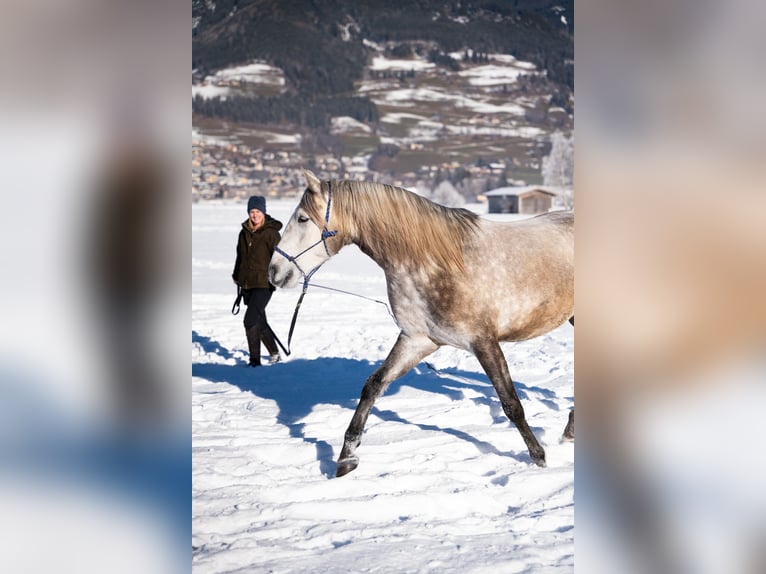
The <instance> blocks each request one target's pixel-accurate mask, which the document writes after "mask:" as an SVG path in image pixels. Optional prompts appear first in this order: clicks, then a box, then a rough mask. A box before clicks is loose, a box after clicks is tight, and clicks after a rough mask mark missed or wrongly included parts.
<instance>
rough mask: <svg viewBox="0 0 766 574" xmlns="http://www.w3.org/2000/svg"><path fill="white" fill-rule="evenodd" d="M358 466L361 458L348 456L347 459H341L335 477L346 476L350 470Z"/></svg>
mask: <svg viewBox="0 0 766 574" xmlns="http://www.w3.org/2000/svg"><path fill="white" fill-rule="evenodd" d="M357 466H359V459H358V458H356V457H354V458H347V459H346V460H339V461H338V468H337V470H336V471H335V477H336V478H340V477H341V476H346V475H347V474H348V473H349V472H351V471H352V470H354V469H355V468H356V467H357Z"/></svg>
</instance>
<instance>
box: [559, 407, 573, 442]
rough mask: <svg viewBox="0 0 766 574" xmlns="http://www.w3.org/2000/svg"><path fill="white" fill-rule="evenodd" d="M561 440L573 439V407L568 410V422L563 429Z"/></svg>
mask: <svg viewBox="0 0 766 574" xmlns="http://www.w3.org/2000/svg"><path fill="white" fill-rule="evenodd" d="M561 439H562V440H567V441H573V440H574V409H572V410H571V411H569V422H567V426H566V428H565V429H564V434H562V435H561Z"/></svg>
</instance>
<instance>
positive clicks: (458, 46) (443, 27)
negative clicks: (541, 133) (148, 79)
mask: <svg viewBox="0 0 766 574" xmlns="http://www.w3.org/2000/svg"><path fill="white" fill-rule="evenodd" d="M211 5H213V3H210V2H205V1H204V0H194V1H193V3H192V14H193V16H194V18H195V19H198V20H197V21H198V24H197V25H196V27H195V28H194V30H193V32H192V68H193V69H197V70H198V71H199V72H200V73H201V74H202V75H206V74H209V73H213V72H215V71H216V70H218V69H221V68H224V67H227V66H232V65H238V64H243V63H246V62H248V61H252V60H255V59H260V60H264V61H267V62H269V63H271V64H273V65H274V66H277V67H279V68H281V69H282V70H284V72H285V76H286V79H287V82H288V88H289V90H290V91H291V92H293V93H295V92H298V93H303V94H322V95H324V96H327V95H335V94H340V95H342V94H348V93H350V92H351V91H352V90H353V83H354V81H355V80H359V79H361V77H362V73H363V71H364V66H365V63H366V60H367V57H368V48H367V47H366V46H365V45H364V44H363V42H362V41H361V39H362V38H365V39H368V40H372V41H374V42H380V43H383V42H388V41H398V42H424V43H432V44H436V45H437V46H438V50H437V51H435V52H434V54H433V58H435V59H436V60H437V64H440V65H444V66H447V67H454V66H456V65H459V64H458V63H457V62H456V61H455V60H453V59H452V58H450V57H449V56H447V54H449V53H450V52H457V51H462V50H464V49H466V48H468V49H470V50H471V51H472V52H476V53H501V54H511V55H513V56H515V57H517V58H518V59H520V60H524V61H528V62H532V63H533V64H535V65H537V66H538V67H539V68H541V69H544V70H546V71H547V76H548V79H549V80H551V81H552V82H553V83H554V84H557V85H558V86H559V91H561V92H566V93H571V92H572V91H573V90H574V67H573V64H572V61H573V58H574V45H573V41H572V32H573V30H572V25H571V22H572V21H573V17H572V16H573V6H574V2H573V1H572V0H560V1H557V2H553V1H552V0H506V1H501V0H473V1H470V0H460V1H457V0H448V1H444V0H386V1H385V2H381V1H376V0H322V1H318V0H258V1H257V2H256V1H255V0H216V2H215V3H214V8H213V9H211V8H210V6H211ZM553 6H561V7H563V9H564V11H565V12H564V13H565V14H566V15H567V18H568V22H569V24H568V25H567V26H564V25H563V24H562V22H561V20H560V15H558V12H555V11H552V10H551V8H552V7H553ZM437 14H438V15H439V16H438V17H437V16H436V15H437ZM349 18H351V20H349ZM460 18H463V20H462V21H461V20H460ZM350 21H353V26H354V33H353V34H348V35H346V34H344V33H343V31H342V30H341V27H340V24H341V23H344V22H350ZM350 25H351V24H349V26H350ZM401 50H402V51H403V54H402V55H404V52H406V51H407V48H402V49H401Z"/></svg>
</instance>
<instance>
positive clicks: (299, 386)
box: [192, 331, 559, 478]
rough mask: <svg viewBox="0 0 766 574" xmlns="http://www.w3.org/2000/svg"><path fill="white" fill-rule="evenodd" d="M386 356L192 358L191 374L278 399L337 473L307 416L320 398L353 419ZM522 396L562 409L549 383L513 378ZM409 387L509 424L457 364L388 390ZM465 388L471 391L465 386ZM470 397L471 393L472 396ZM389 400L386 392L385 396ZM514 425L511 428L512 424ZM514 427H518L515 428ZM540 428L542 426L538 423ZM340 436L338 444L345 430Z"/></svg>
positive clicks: (217, 349)
mask: <svg viewBox="0 0 766 574" xmlns="http://www.w3.org/2000/svg"><path fill="white" fill-rule="evenodd" d="M192 340H193V341H194V342H197V343H199V344H200V345H201V346H202V348H203V349H204V350H205V351H206V352H208V353H213V354H216V355H219V356H221V357H222V358H225V359H231V358H236V357H235V354H234V353H232V352H231V351H230V350H229V349H227V348H226V347H224V346H222V345H221V344H220V343H218V342H217V341H213V340H212V339H210V338H208V337H203V336H201V335H199V334H198V333H197V332H196V331H193V332H192ZM381 363H382V361H377V362H371V361H360V360H356V359H344V358H337V357H320V358H316V359H310V360H309V359H292V360H290V361H288V362H284V363H279V364H276V365H271V366H268V367H260V368H257V369H252V368H248V367H247V366H246V365H245V363H244V362H243V361H239V362H238V364H235V365H231V364H220V363H193V364H192V376H193V377H199V378H202V379H205V380H208V381H211V382H217V383H228V384H231V385H235V386H237V387H239V388H240V389H242V390H243V391H247V392H250V393H253V394H254V395H256V396H258V397H261V398H264V399H269V400H273V401H274V402H275V403H276V404H277V406H278V408H279V413H278V415H277V423H279V424H281V425H284V426H285V427H287V429H288V430H289V432H290V436H291V437H294V438H299V439H301V440H303V441H304V442H306V443H309V444H312V445H314V447H315V448H316V455H317V460H318V461H319V465H320V471H321V472H322V474H324V475H325V476H327V477H328V478H329V477H334V476H335V470H336V464H335V452H334V449H333V447H332V445H331V444H330V443H328V442H327V441H325V440H323V439H322V438H319V437H315V436H310V435H309V434H308V433H307V432H306V429H305V426H306V425H305V423H304V422H303V419H304V418H305V417H306V416H308V415H309V414H310V413H311V412H312V410H313V409H314V408H315V407H316V406H317V405H320V404H326V405H327V404H329V405H338V406H341V407H343V408H345V409H348V410H349V413H348V421H347V422H350V420H351V414H352V412H353V410H354V409H355V408H356V405H357V403H358V401H359V395H360V393H361V390H362V386H363V385H364V382H365V381H366V380H367V377H369V376H370V375H371V374H372V373H373V371H375V369H377V368H378V367H379V366H380V365H381ZM514 384H515V385H516V389H517V392H518V395H519V398H520V399H522V400H525V399H528V398H530V397H529V396H530V395H531V394H534V395H535V398H536V399H537V400H540V401H541V402H543V403H544V404H546V405H547V406H549V407H550V408H552V409H555V410H559V406H558V405H557V404H556V402H555V401H554V400H553V399H554V398H555V396H556V394H555V393H554V392H553V391H550V390H548V389H542V388H539V387H527V386H526V385H524V384H523V383H519V382H518V381H514ZM404 387H410V388H414V389H418V390H422V391H426V392H429V393H439V394H442V395H445V396H447V397H448V398H450V399H451V400H454V401H457V400H460V401H464V400H471V401H473V402H474V403H476V404H479V405H481V406H483V407H485V408H488V409H489V410H490V412H491V414H492V421H493V423H494V424H508V425H509V426H511V425H510V422H509V421H508V419H507V417H506V416H505V414H504V413H503V410H502V407H501V405H500V401H499V400H498V398H497V395H496V394H495V390H494V388H493V387H492V385H491V384H490V382H489V381H488V379H487V377H486V376H485V375H483V374H478V373H471V372H463V371H457V370H452V369H449V370H446V371H435V370H432V369H430V368H429V367H428V364H427V363H420V364H419V365H417V366H416V367H415V368H414V369H412V370H411V371H410V372H409V373H407V374H406V375H404V376H403V377H401V378H399V379H397V380H396V381H394V382H393V383H391V385H390V386H389V388H388V389H387V391H386V393H385V396H390V395H395V394H397V393H398V392H399V391H400V390H402V389H403V388H404ZM464 391H467V393H466V392H464ZM469 397H470V398H469ZM380 400H383V401H385V397H384V398H382V399H380ZM371 414H372V415H374V416H376V417H378V418H379V419H381V420H384V421H390V422H398V423H402V424H407V425H414V426H416V427H418V428H420V429H423V430H428V431H436V432H444V433H447V434H450V435H452V436H455V437H457V438H459V439H461V440H465V441H467V442H469V443H471V444H473V445H474V446H475V447H476V448H477V449H478V450H479V451H480V452H482V453H493V454H498V455H501V456H509V457H511V458H514V459H516V460H518V461H520V462H531V459H530V458H529V455H528V453H527V452H526V450H524V451H523V452H521V451H520V452H518V453H515V452H501V451H499V450H498V449H497V448H496V447H495V446H494V445H492V444H490V443H487V442H486V441H482V440H479V439H477V438H476V437H474V436H472V435H470V434H469V433H467V432H465V431H462V430H458V429H454V428H449V427H440V426H437V425H432V424H428V425H426V424H419V423H417V422H413V421H409V420H407V419H405V418H403V417H402V416H401V415H399V414H398V413H396V412H394V411H391V410H385V409H379V408H377V407H374V408H373V409H372V412H371ZM509 430H511V429H509ZM513 430H515V429H513ZM533 430H535V431H536V432H537V433H538V434H539V433H540V432H541V430H542V429H539V428H536V429H535V428H533ZM333 438H337V440H338V442H339V444H340V443H341V442H342V435H341V436H339V437H333Z"/></svg>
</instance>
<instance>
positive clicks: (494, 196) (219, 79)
mask: <svg viewBox="0 0 766 574" xmlns="http://www.w3.org/2000/svg"><path fill="white" fill-rule="evenodd" d="M219 4H220V3H219ZM206 6H207V7H206ZM275 6H276V7H275V10H277V9H279V7H278V6H277V5H275ZM196 7H197V12H196V14H198V16H196V18H197V19H195V20H194V22H193V26H195V30H197V31H198V33H197V34H195V35H194V36H193V38H194V40H193V41H194V43H195V44H194V47H195V67H194V68H193V71H192V102H193V118H192V200H193V201H201V200H233V201H238V200H244V199H245V198H247V197H248V196H249V195H253V194H261V195H266V196H267V197H274V198H277V197H292V196H297V195H298V194H300V193H302V191H303V189H304V187H305V180H304V177H303V169H304V168H305V169H311V170H312V171H314V172H315V173H316V174H317V175H318V176H319V177H320V178H324V179H355V180H366V181H376V182H382V183H388V184H391V185H396V186H399V187H404V188H407V189H410V190H412V191H415V192H417V193H419V194H421V195H423V196H425V197H428V198H430V199H432V200H433V201H436V202H437V203H441V204H443V205H447V206H450V207H459V206H461V205H463V204H466V203H471V204H476V203H479V204H482V203H483V204H486V205H487V211H489V212H494V213H542V212H545V211H549V210H551V209H571V208H572V207H573V205H574V198H573V164H574V161H573V155H574V154H573V139H574V135H573V134H574V96H573V90H571V86H572V85H573V82H572V77H573V76H572V75H571V68H572V63H573V62H572V61H571V59H569V58H568V54H569V53H568V50H569V44H571V35H568V34H570V29H571V23H570V22H568V20H567V16H568V13H565V12H564V11H563V9H560V8H556V7H552V8H549V9H547V11H546V12H545V15H546V17H547V18H548V24H546V25H550V26H554V28H551V29H552V30H553V31H552V33H551V37H559V36H560V39H559V40H557V42H558V43H557V44H555V45H554V47H553V48H550V47H549V46H547V45H543V44H541V45H540V46H536V47H535V51H533V52H530V59H531V60H535V59H537V60H539V61H538V62H537V63H535V62H533V61H526V60H524V59H521V58H517V57H516V56H514V55H511V54H509V53H500V52H496V51H481V50H478V49H474V48H470V47H467V46H469V45H471V43H472V42H473V44H474V45H477V41H476V40H475V39H474V40H471V36H470V30H471V26H474V27H479V28H477V29H478V30H479V31H480V32H481V33H482V34H484V35H485V36H486V37H487V38H489V32H486V30H490V28H487V26H489V25H491V24H492V22H489V23H487V22H486V20H487V19H488V16H487V14H486V13H484V12H480V11H474V12H472V13H471V14H469V15H461V14H458V13H457V12H455V11H454V10H453V11H452V12H450V11H449V10H448V9H447V8H445V9H444V11H443V12H440V13H436V14H435V15H434V16H433V17H432V18H433V22H434V26H437V25H442V26H446V27H445V28H444V29H445V30H448V29H449V30H455V29H458V30H465V31H466V36H465V44H464V47H462V48H460V49H455V50H452V51H445V50H443V49H442V48H443V45H444V44H445V41H444V40H442V42H441V44H440V43H439V42H437V41H428V40H418V39H414V40H413V39H411V38H409V39H400V38H394V37H393V34H389V33H388V32H386V33H380V32H377V33H376V34H375V33H372V32H371V31H370V30H367V29H365V28H369V27H370V26H371V25H372V24H370V23H369V22H368V21H365V20H364V15H357V16H356V20H355V19H354V17H352V16H351V15H349V14H345V15H344V16H343V17H342V20H341V21H342V22H343V24H338V25H337V26H336V28H334V29H333V28H332V26H330V28H328V29H329V30H330V34H329V35H328V33H327V31H324V32H322V31H321V28H322V26H321V25H320V26H318V29H320V32H317V33H318V34H319V33H323V34H325V35H324V36H320V39H323V40H324V39H326V38H330V40H331V41H332V42H335V43H336V44H338V45H340V49H341V51H342V50H343V49H344V48H345V47H348V50H347V51H348V53H349V54H351V53H352V52H354V50H356V51H357V52H359V51H360V50H361V52H359V53H360V54H361V55H360V56H359V58H360V59H361V63H359V66H360V68H359V70H360V71H359V72H358V77H357V78H356V79H354V78H352V79H351V80H348V82H347V83H348V85H349V86H352V90H351V91H346V92H342V93H336V94H329V95H328V96H327V97H325V96H321V97H319V96H317V95H316V94H315V93H313V92H312V91H311V80H310V79H309V80H306V79H305V78H304V77H303V76H300V75H296V74H298V72H296V71H295V70H293V69H292V68H291V66H290V65H289V64H282V67H280V66H279V65H275V64H279V62H275V61H274V60H275V59H278V58H268V57H267V56H268V53H267V50H266V49H264V50H263V54H264V58H263V59H258V58H255V59H247V60H244V61H242V60H241V59H240V60H239V61H237V59H236V58H234V57H233V56H229V51H227V50H224V49H223V48H219V47H218V44H216V42H218V43H219V44H220V43H221V41H222V40H221V39H219V38H218V37H217V36H216V34H219V32H218V30H219V29H220V30H221V32H220V35H222V36H223V30H224V29H227V30H228V28H224V25H225V24H226V22H229V23H231V22H234V21H237V22H239V23H240V24H241V22H242V21H244V20H243V19H244V18H245V15H244V14H243V13H242V12H241V11H240V12H239V13H237V11H236V10H234V11H233V13H232V14H231V15H229V16H227V17H222V16H220V14H219V13H218V12H215V11H210V9H209V8H210V6H209V5H206V4H199V5H196ZM219 10H220V7H219ZM238 14H239V16H240V20H236V16H237V15H238ZM519 14H521V16H514V15H513V14H510V15H507V16H506V15H504V16H503V18H507V21H508V24H507V26H508V27H507V30H508V33H509V34H512V33H516V31H517V30H518V29H522V30H523V28H519V27H520V26H522V25H525V24H524V22H525V21H524V18H526V17H529V16H528V15H526V13H522V12H519ZM325 16H326V15H325ZM215 17H218V18H219V20H220V22H216V21H215ZM337 17H338V18H340V16H337ZM492 17H493V18H495V19H497V18H498V17H499V16H498V15H497V14H495V15H493V16H492ZM296 18H297V16H296ZM368 18H369V16H368ZM514 18H515V19H514ZM429 21H430V20H429ZM519 22H520V23H519ZM550 22H553V24H550ZM533 23H534V26H540V25H542V24H541V23H540V22H539V21H538V20H535V21H534V22H533ZM503 25H505V24H503ZM482 26H483V27H482ZM514 26H516V27H514ZM556 26H557V27H558V28H555V27H556ZM263 33H264V32H263V31H261V34H263ZM451 37H452V39H453V40H454V41H459V39H455V38H454V35H453V36H451ZM480 44H481V43H480V42H479V43H478V45H480ZM214 48H215V49H216V50H218V51H214ZM546 50H547V51H546ZM556 50H559V51H561V50H563V52H561V54H559V52H558V51H556ZM253 51H257V49H256V48H253ZM540 53H543V57H542V58H541V57H539V56H536V55H539V54H540ZM221 54H223V56H222V55H221ZM350 58H351V56H349V59H350ZM235 61H236V62H237V63H236V64H234V62H235ZM213 62H215V63H217V65H213V64H212V63H213ZM221 62H227V65H226V66H225V67H223V65H222V64H221ZM301 65H302V63H301ZM297 66H298V64H296V67H297ZM561 69H564V71H565V73H564V79H562V77H560V76H561V75H562V73H561V71H560V70H561ZM335 70H338V68H332V71H331V72H329V78H326V77H325V76H326V74H323V73H322V70H320V71H319V72H317V73H316V76H317V81H319V80H320V79H322V81H326V82H330V84H328V87H327V90H328V91H332V90H333V89H334V88H333V86H334V84H332V82H333V81H334V82H335V83H336V84H342V83H343V81H345V80H346V79H345V78H344V77H341V76H340V72H337V73H338V77H337V78H335V77H334V76H333V74H335V73H336V72H335ZM296 78H297V79H296ZM309 78H311V76H309ZM352 80H353V81H352ZM307 82H308V84H309V87H308V88H307V87H306V85H307ZM338 89H340V88H338Z"/></svg>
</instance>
